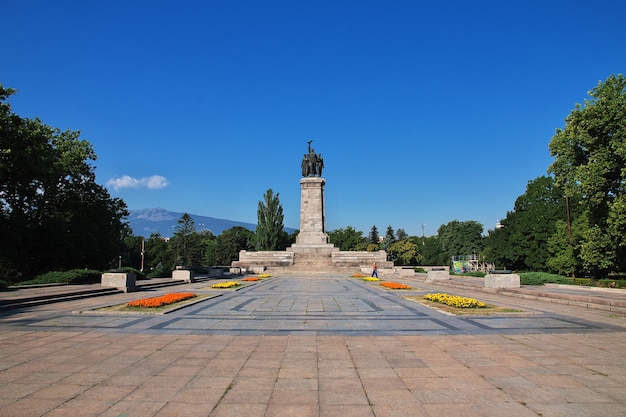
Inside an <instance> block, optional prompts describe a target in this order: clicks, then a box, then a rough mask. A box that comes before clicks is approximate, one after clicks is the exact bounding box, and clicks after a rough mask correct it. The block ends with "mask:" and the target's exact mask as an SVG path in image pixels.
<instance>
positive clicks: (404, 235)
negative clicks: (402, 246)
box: [396, 229, 409, 240]
mask: <svg viewBox="0 0 626 417" xmlns="http://www.w3.org/2000/svg"><path fill="white" fill-rule="evenodd" d="M408 238H409V235H408V234H407V232H405V231H404V229H398V230H396V240H406V239H408Z"/></svg>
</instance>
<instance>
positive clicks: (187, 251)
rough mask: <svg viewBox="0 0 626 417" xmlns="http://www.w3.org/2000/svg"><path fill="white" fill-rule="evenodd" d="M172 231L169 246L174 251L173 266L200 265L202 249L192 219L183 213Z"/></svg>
mask: <svg viewBox="0 0 626 417" xmlns="http://www.w3.org/2000/svg"><path fill="white" fill-rule="evenodd" d="M174 230H175V232H174V236H172V238H171V239H170V245H171V247H172V249H173V251H174V255H175V257H174V259H175V264H176V265H182V266H191V265H201V264H202V248H201V246H200V236H199V235H198V233H197V232H196V223H195V221H194V220H193V217H191V216H190V215H189V214H187V213H184V214H183V215H182V216H181V217H180V219H178V224H177V225H176V228H175V229H174Z"/></svg>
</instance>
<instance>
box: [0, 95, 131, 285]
mask: <svg viewBox="0 0 626 417" xmlns="http://www.w3.org/2000/svg"><path fill="white" fill-rule="evenodd" d="M14 93H15V90H12V89H9V88H4V87H3V86H2V85H1V84H0V236H2V239H1V240H0V279H2V278H5V279H8V280H14V279H21V277H20V276H19V274H23V275H25V276H27V277H29V276H34V275H35V274H37V273H41V272H46V271H49V270H67V269H73V268H85V267H90V268H94V269H104V268H106V267H107V266H110V265H111V263H112V260H113V259H117V257H118V256H119V250H120V241H121V239H122V237H123V231H124V227H125V223H124V221H123V220H124V218H125V217H126V216H128V211H127V209H126V204H125V203H124V202H123V201H122V200H121V199H115V198H111V196H110V195H109V193H108V191H107V190H106V189H105V188H104V187H102V186H100V185H98V184H96V182H95V172H94V168H93V167H92V166H91V164H90V161H95V160H96V158H97V156H96V154H95V152H94V150H93V148H92V146H91V144H90V143H89V142H87V141H85V140H82V139H80V132H77V131H70V130H66V131H61V130H59V129H56V128H53V127H50V126H47V125H45V124H44V123H43V122H42V121H41V120H39V119H38V118H35V119H28V118H22V117H20V116H19V115H17V114H15V113H14V112H13V111H12V110H11V107H10V105H9V103H8V102H7V101H6V100H7V99H8V97H10V96H11V95H12V94H14Z"/></svg>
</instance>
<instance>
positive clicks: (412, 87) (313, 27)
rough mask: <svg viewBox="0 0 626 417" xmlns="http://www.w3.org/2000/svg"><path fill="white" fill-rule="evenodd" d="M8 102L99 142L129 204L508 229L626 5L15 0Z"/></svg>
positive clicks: (612, 48)
mask: <svg viewBox="0 0 626 417" xmlns="http://www.w3.org/2000/svg"><path fill="white" fill-rule="evenodd" d="M0 10H1V13H2V16H3V19H2V20H3V29H2V34H3V48H2V52H1V53H0V82H1V83H2V84H3V85H4V86H5V87H12V88H15V89H17V90H18V91H19V93H18V94H17V95H16V96H13V97H12V98H11V100H10V101H11V104H12V106H13V109H14V110H15V111H16V112H17V113H18V114H20V115H21V116H24V117H35V116H38V117H40V118H41V119H42V120H43V121H44V122H45V123H47V124H49V125H52V126H55V127H59V128H61V129H68V128H69V129H72V130H80V131H81V132H82V136H81V137H82V138H83V139H85V140H88V141H89V142H90V143H92V144H93V146H94V149H95V151H96V153H97V154H98V157H99V158H98V160H97V161H96V162H95V163H94V166H96V174H97V181H98V183H100V184H102V185H107V188H108V189H109V190H110V192H111V195H112V196H115V197H121V198H123V199H124V200H125V201H126V203H127V205H128V207H129V208H130V209H141V208H154V207H162V208H165V209H168V210H172V211H177V212H188V213H192V214H199V215H205V216H212V217H217V218H226V219H231V220H238V221H245V222H251V223H256V213H257V204H258V201H259V200H261V199H262V198H263V194H264V193H265V191H266V190H267V189H268V188H271V189H272V190H274V192H278V193H280V200H281V202H282V204H283V208H284V212H285V225H286V226H288V227H294V228H298V227H299V215H300V185H299V181H300V178H301V171H300V162H301V158H302V155H303V154H304V153H305V152H306V148H307V141H308V140H310V139H313V140H314V142H313V147H314V148H315V150H316V152H319V153H321V154H322V156H323V157H324V162H325V170H324V173H323V174H324V175H323V176H324V178H325V179H326V193H325V197H326V218H327V229H328V230H334V229H336V228H345V227H347V226H353V227H355V228H356V229H357V230H361V231H363V232H364V234H365V235H367V233H368V232H369V230H370V228H371V227H372V226H373V225H376V227H377V228H378V230H379V232H381V234H382V233H384V231H385V230H386V228H387V226H388V225H391V226H392V227H393V228H394V229H398V228H402V229H404V230H405V231H406V232H407V233H409V234H411V235H421V233H422V226H421V225H422V224H425V225H426V226H425V232H426V235H432V234H436V233H437V229H438V228H439V226H440V225H442V224H446V223H448V222H449V221H452V220H460V221H465V220H476V221H478V222H480V223H482V224H483V225H484V227H485V232H486V231H487V230H488V229H493V228H494V226H495V224H496V222H497V220H498V219H501V218H504V217H505V216H506V213H507V211H511V210H512V209H513V204H514V202H515V199H516V198H517V197H518V196H520V195H521V194H523V193H524V191H525V188H526V185H527V183H528V181H529V180H532V179H534V178H536V177H538V176H541V175H544V174H545V173H546V170H547V168H548V166H549V165H550V163H551V160H552V159H551V157H550V154H549V151H548V143H549V141H550V139H551V137H552V135H553V134H554V132H555V129H556V128H559V127H563V126H564V118H565V117H566V116H567V115H568V114H569V113H570V111H571V110H572V109H573V108H574V105H575V104H576V103H582V102H583V101H584V100H585V98H586V97H587V91H589V90H590V89H591V88H593V87H594V86H595V85H596V84H597V83H598V82H599V81H601V80H605V79H606V78H607V77H608V76H609V75H611V74H618V73H624V72H626V2H624V1H623V0H598V1H594V2H591V1H578V0H574V1H556V0H555V1H543V0H542V1H534V0H530V1H516V2H509V1H501V0H498V1H473V2H472V1H418V0H413V1H394V0H385V1H367V0H359V1H339V0H333V1H308V2H304V1H293V0H286V1H271V0H270V1H258V0H257V1H239V0H228V1H223V0H220V1H210V0H209V1H181V0H178V1H133V0H128V1H99V2H91V1H63V0H59V1H47V0H46V1H44V0H40V1H31V0H0Z"/></svg>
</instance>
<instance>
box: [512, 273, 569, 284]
mask: <svg viewBox="0 0 626 417" xmlns="http://www.w3.org/2000/svg"><path fill="white" fill-rule="evenodd" d="M519 275H520V284H522V285H544V284H571V280H570V279H569V278H566V277H564V276H562V275H556V274H548V273H547V272H522V273H521V274H519Z"/></svg>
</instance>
